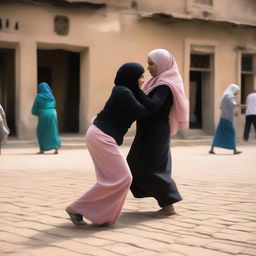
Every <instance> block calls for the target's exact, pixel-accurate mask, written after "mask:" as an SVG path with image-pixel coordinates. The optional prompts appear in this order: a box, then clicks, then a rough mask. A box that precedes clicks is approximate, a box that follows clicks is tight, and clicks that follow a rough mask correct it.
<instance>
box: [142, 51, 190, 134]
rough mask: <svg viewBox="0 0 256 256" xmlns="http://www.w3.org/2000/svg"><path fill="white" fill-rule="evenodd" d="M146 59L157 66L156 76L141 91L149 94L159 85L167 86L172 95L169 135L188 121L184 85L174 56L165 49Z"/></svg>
mask: <svg viewBox="0 0 256 256" xmlns="http://www.w3.org/2000/svg"><path fill="white" fill-rule="evenodd" d="M148 57H150V59H151V60H152V61H153V62H154V63H155V64H156V66H157V76H155V77H151V78H150V79H149V81H148V82H147V83H146V84H145V86H144V88H143V91H144V92H145V93H146V94H149V93H150V92H151V91H152V90H154V89H155V88H156V87H157V86H159V85H167V86H169V88H170V89H171V91H172V94H173V106H172V108H171V111H170V114H169V123H170V128H171V131H170V132H171V134H175V133H176V132H177V131H178V129H179V128H182V127H184V126H186V125H187V123H188V119H189V114H188V113H189V111H188V100H187V98H186V96H185V93H184V85H183V81H182V78H181V75H180V73H179V70H178V66H177V64H176V61H175V59H174V56H173V55H172V54H170V53H169V52H168V51H167V50H165V49H155V50H153V51H151V52H149V54H148Z"/></svg>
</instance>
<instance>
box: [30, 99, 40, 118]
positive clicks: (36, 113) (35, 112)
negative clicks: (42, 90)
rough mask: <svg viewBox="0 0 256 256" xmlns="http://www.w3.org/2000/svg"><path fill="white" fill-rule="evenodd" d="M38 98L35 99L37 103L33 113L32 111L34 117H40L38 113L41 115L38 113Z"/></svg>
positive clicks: (34, 105)
mask: <svg viewBox="0 0 256 256" xmlns="http://www.w3.org/2000/svg"><path fill="white" fill-rule="evenodd" d="M38 103H39V102H38V97H36V98H35V101H34V104H33V107H32V111H31V113H32V115H34V116H37V115H38V113H39V111H38Z"/></svg>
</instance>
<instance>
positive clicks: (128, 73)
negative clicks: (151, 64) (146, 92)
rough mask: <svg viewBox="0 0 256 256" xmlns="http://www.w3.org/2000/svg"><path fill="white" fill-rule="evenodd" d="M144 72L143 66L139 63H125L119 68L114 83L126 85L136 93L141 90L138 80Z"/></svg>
mask: <svg viewBox="0 0 256 256" xmlns="http://www.w3.org/2000/svg"><path fill="white" fill-rule="evenodd" d="M144 72H145V70H144V68H143V66H142V65H140V64H139V63H136V62H128V63H125V64H123V65H122V66H121V67H120V68H119V69H118V71H117V73H116V78H115V81H114V83H115V85H116V86H126V87H127V88H129V89H130V90H131V91H132V92H133V93H135V94H136V93H137V92H138V90H139V85H138V80H139V78H140V77H141V76H142V74H143V73H144Z"/></svg>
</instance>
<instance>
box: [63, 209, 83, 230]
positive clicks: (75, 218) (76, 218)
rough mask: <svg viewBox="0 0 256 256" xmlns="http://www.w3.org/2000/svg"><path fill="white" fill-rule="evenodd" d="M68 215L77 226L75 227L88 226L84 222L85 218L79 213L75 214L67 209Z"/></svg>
mask: <svg viewBox="0 0 256 256" xmlns="http://www.w3.org/2000/svg"><path fill="white" fill-rule="evenodd" d="M66 212H67V214H68V215H69V217H70V220H71V222H72V223H73V224H74V225H75V226H81V225H85V224H87V223H86V222H85V221H84V220H83V216H82V215H81V214H79V213H73V212H70V210H69V208H67V209H66Z"/></svg>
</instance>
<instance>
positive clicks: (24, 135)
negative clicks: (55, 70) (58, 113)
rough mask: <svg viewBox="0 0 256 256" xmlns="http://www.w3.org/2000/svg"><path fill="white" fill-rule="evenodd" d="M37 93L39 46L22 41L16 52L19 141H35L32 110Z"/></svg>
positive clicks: (34, 121) (34, 124) (35, 120)
mask: <svg viewBox="0 0 256 256" xmlns="http://www.w3.org/2000/svg"><path fill="white" fill-rule="evenodd" d="M36 93H37V46H36V42H34V41H21V42H20V44H19V46H18V48H17V50H16V130H17V137H18V139H25V140H26V139H35V134H36V132H35V129H36V128H35V127H36V122H37V119H36V117H34V116H32V114H31V108H32V105H33V102H34V99H35V96H36Z"/></svg>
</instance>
